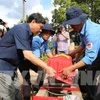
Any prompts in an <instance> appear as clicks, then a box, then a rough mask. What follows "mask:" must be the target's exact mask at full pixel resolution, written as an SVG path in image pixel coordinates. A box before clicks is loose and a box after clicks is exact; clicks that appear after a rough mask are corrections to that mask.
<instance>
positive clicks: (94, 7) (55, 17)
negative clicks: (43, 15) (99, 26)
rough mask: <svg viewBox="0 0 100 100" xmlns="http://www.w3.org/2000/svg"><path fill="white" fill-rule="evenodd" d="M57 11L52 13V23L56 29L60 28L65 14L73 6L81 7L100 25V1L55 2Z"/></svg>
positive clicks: (67, 0)
mask: <svg viewBox="0 0 100 100" xmlns="http://www.w3.org/2000/svg"><path fill="white" fill-rule="evenodd" d="M53 4H54V6H55V9H54V10H53V11H52V23H53V26H54V28H56V27H58V25H59V24H61V23H62V22H63V21H64V20H65V19H66V16H65V12H66V10H67V9H68V8H70V7H72V6H78V7H80V8H81V9H82V10H83V12H84V13H87V14H88V15H89V17H90V19H91V20H93V21H94V22H97V23H100V17H99V16H100V13H99V12H100V6H99V5H100V0H54V2H53Z"/></svg>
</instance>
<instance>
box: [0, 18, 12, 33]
mask: <svg viewBox="0 0 100 100" xmlns="http://www.w3.org/2000/svg"><path fill="white" fill-rule="evenodd" d="M0 25H3V26H4V27H5V28H6V31H8V30H9V29H10V28H9V26H8V23H7V22H5V21H3V20H2V19H0Z"/></svg>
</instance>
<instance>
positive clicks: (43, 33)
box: [41, 30, 52, 40]
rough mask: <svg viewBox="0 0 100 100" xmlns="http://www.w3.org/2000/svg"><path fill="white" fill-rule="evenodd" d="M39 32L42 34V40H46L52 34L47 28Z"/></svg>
mask: <svg viewBox="0 0 100 100" xmlns="http://www.w3.org/2000/svg"><path fill="white" fill-rule="evenodd" d="M41 34H42V38H43V39H44V40H48V39H49V37H50V36H51V35H52V34H51V31H49V30H45V31H43V32H42V33H41Z"/></svg>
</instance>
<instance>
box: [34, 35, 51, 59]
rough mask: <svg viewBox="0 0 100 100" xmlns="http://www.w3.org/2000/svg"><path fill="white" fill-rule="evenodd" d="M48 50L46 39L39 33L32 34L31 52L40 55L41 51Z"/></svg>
mask: <svg viewBox="0 0 100 100" xmlns="http://www.w3.org/2000/svg"><path fill="white" fill-rule="evenodd" d="M44 51H45V52H46V53H48V52H50V49H49V46H48V40H44V39H43V38H42V36H41V34H39V35H37V36H34V37H33V39H32V52H33V53H34V54H35V55H36V56H37V57H41V54H42V52H44Z"/></svg>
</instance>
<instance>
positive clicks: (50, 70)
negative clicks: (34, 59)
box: [46, 66, 56, 77]
mask: <svg viewBox="0 0 100 100" xmlns="http://www.w3.org/2000/svg"><path fill="white" fill-rule="evenodd" d="M46 72H47V75H48V77H54V76H55V73H56V71H55V70H54V69H53V68H52V67H50V66H48V67H47V69H46Z"/></svg>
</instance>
